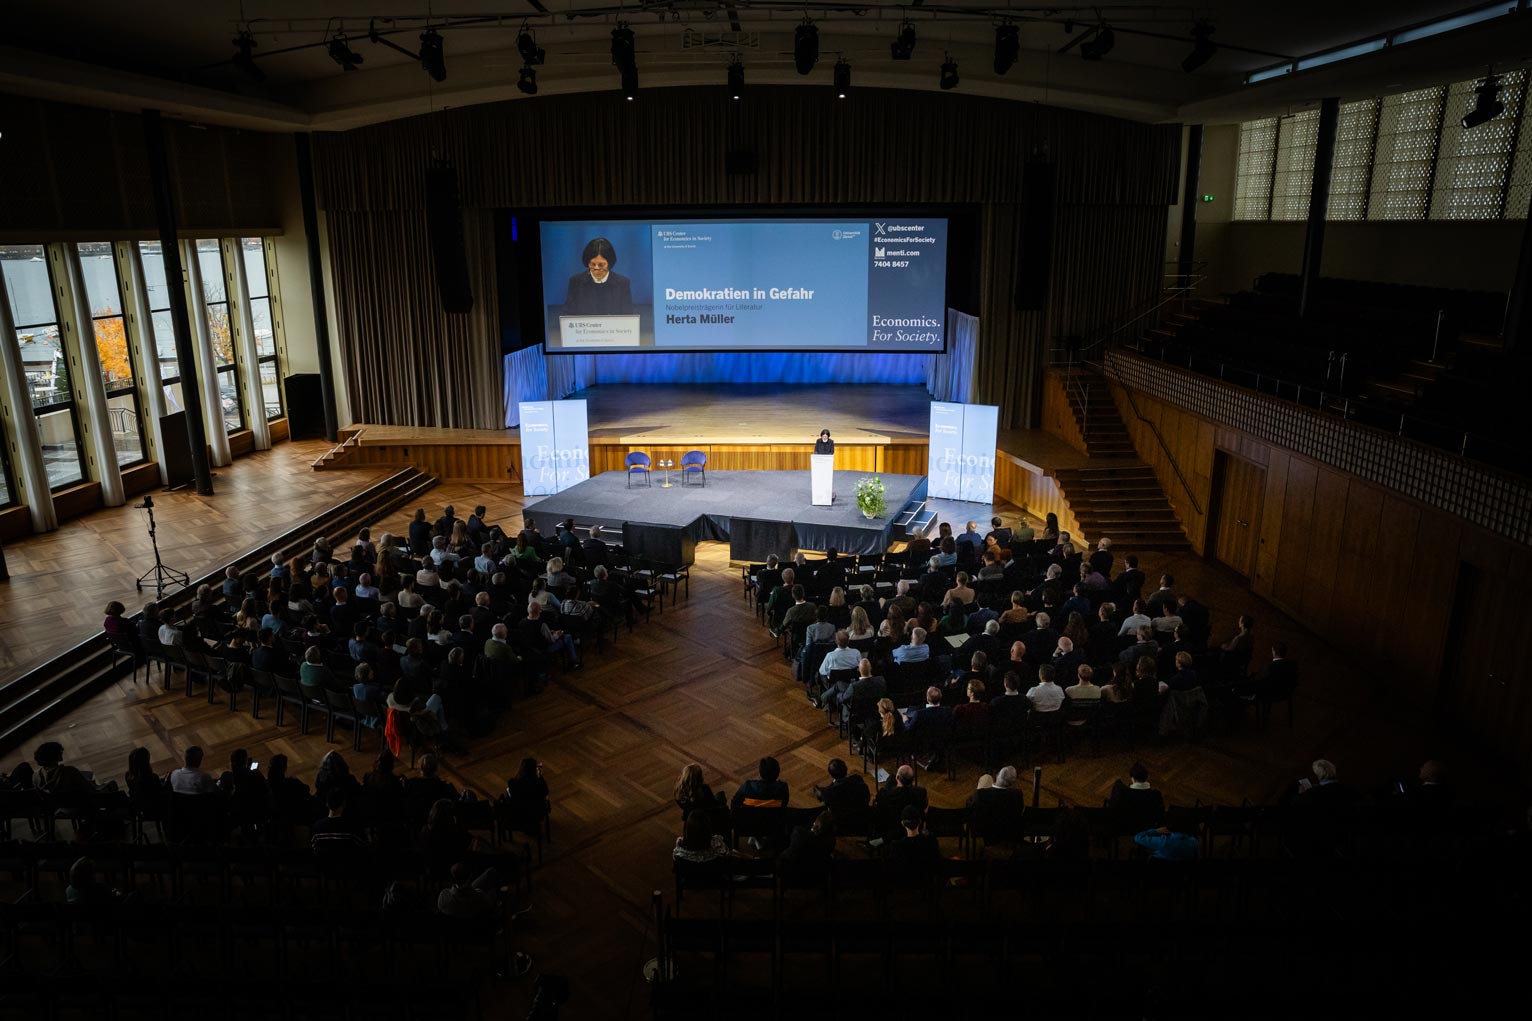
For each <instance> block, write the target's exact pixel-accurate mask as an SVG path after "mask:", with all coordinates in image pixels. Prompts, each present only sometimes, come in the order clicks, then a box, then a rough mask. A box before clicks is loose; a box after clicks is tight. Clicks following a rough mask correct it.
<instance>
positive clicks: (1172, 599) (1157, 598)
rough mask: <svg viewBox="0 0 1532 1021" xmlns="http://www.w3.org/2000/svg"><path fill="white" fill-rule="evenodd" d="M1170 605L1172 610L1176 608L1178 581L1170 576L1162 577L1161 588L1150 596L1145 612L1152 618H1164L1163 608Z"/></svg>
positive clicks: (1146, 601) (1145, 605) (1145, 603)
mask: <svg viewBox="0 0 1532 1021" xmlns="http://www.w3.org/2000/svg"><path fill="white" fill-rule="evenodd" d="M1167 604H1168V605H1169V606H1170V608H1171V610H1174V609H1175V608H1176V580H1175V579H1174V578H1172V577H1171V576H1170V575H1168V574H1162V575H1160V587H1159V588H1157V589H1155V590H1154V591H1153V592H1151V593H1150V594H1149V598H1148V599H1145V600H1144V612H1145V613H1147V614H1149V616H1150V617H1159V616H1163V614H1164V611H1163V610H1162V609H1161V607H1163V606H1166V605H1167Z"/></svg>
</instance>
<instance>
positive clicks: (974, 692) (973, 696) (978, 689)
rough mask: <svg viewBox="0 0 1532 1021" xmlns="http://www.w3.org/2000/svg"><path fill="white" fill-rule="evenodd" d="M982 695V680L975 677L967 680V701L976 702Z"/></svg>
mask: <svg viewBox="0 0 1532 1021" xmlns="http://www.w3.org/2000/svg"><path fill="white" fill-rule="evenodd" d="M983 697H984V682H983V681H981V680H979V679H978V678H977V677H975V678H974V679H973V680H971V681H969V682H968V698H969V701H972V702H977V701H979V700H980V699H982V698H983Z"/></svg>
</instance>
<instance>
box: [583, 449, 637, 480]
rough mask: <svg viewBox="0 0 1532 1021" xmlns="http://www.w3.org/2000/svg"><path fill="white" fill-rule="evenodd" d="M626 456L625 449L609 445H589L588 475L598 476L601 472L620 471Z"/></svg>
mask: <svg viewBox="0 0 1532 1021" xmlns="http://www.w3.org/2000/svg"><path fill="white" fill-rule="evenodd" d="M627 456H628V448H627V447H621V446H616V445H613V444H609V443H600V444H591V448H590V473H591V474H592V475H600V474H601V473H602V472H616V471H622V462H623V459H624V458H626V457H627Z"/></svg>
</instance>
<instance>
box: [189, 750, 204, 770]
mask: <svg viewBox="0 0 1532 1021" xmlns="http://www.w3.org/2000/svg"><path fill="white" fill-rule="evenodd" d="M186 768H187V769H201V768H202V749H201V748H199V747H197V746H196V745H192V746H191V747H190V748H188V749H186Z"/></svg>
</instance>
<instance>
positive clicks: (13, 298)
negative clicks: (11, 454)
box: [0, 245, 85, 490]
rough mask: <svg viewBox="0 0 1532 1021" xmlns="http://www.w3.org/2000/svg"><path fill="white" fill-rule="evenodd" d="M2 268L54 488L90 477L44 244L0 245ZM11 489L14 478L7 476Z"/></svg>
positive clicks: (50, 480) (47, 466) (0, 265)
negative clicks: (86, 472)
mask: <svg viewBox="0 0 1532 1021" xmlns="http://www.w3.org/2000/svg"><path fill="white" fill-rule="evenodd" d="M0 271H3V272H4V273H5V289H6V292H7V293H8V294H9V295H10V303H11V317H12V318H13V319H14V320H15V324H16V339H17V341H18V342H19V344H20V347H21V362H22V366H23V368H24V370H25V372H26V376H27V389H28V391H29V392H30V394H31V398H32V411H33V413H34V414H35V415H36V416H37V428H38V432H39V434H40V435H41V438H42V452H43V464H44V466H45V467H46V469H47V472H48V485H49V486H51V487H52V488H54V489H60V488H62V487H64V486H68V485H73V484H74V483H76V482H80V481H82V480H83V479H84V478H85V467H84V466H85V458H84V456H83V454H82V453H81V450H80V427H79V422H78V421H77V419H76V418H75V402H74V391H73V390H72V389H71V388H70V385H69V383H70V381H69V359H68V358H67V356H66V355H65V353H64V344H63V338H62V337H61V335H60V331H59V316H58V307H57V305H55V304H54V301H53V274H52V272H51V270H50V269H49V267H48V253H47V251H46V250H45V249H44V248H43V246H41V245H4V246H0ZM6 488H7V490H9V489H10V484H9V482H7V487H6Z"/></svg>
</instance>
